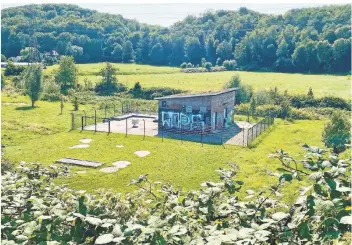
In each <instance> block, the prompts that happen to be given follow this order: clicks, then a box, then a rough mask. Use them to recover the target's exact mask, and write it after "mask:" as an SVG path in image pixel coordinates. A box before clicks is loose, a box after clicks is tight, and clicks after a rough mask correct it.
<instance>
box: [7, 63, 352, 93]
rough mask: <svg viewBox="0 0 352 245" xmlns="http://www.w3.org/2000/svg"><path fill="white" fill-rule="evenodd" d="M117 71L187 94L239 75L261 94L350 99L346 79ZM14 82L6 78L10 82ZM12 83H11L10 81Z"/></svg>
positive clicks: (86, 67)
mask: <svg viewBox="0 0 352 245" xmlns="http://www.w3.org/2000/svg"><path fill="white" fill-rule="evenodd" d="M113 65H114V67H116V68H118V69H119V71H118V76H117V78H118V80H119V82H121V83H123V84H125V85H127V86H128V87H133V86H134V84H135V83H136V82H140V83H141V84H142V86H143V87H170V88H176V89H182V90H188V91H197V92H199V91H214V90H220V89H222V88H223V86H224V84H225V83H226V82H227V81H229V79H230V78H231V77H232V76H233V75H235V74H239V75H240V77H241V80H242V82H243V83H244V84H249V85H251V86H253V88H254V89H255V90H256V91H258V90H263V89H269V88H274V87H277V88H278V89H279V91H281V92H283V91H285V90H288V93H290V94H306V93H307V92H308V90H309V88H310V87H311V88H312V89H313V93H314V96H316V97H321V96H327V95H333V96H337V97H342V98H344V99H350V97H351V77H350V76H343V75H307V74H289V73H275V72H245V71H228V72H214V73H182V72H181V69H180V68H176V67H166V66H160V67H159V66H150V65H139V64H120V63H115V64H113ZM57 67H58V66H57V65H55V66H49V67H48V68H47V69H46V70H45V74H47V75H48V74H51V73H52V72H53V71H54V70H55V69H57ZM77 67H78V73H79V76H78V81H79V82H80V83H82V84H83V83H84V81H85V80H86V79H87V80H89V81H91V82H92V83H93V84H95V83H97V82H100V81H101V79H102V78H101V76H100V75H99V71H100V70H101V69H102V68H103V67H104V63H93V64H78V65H77ZM9 79H11V78H7V80H9ZM7 82H9V81H7Z"/></svg>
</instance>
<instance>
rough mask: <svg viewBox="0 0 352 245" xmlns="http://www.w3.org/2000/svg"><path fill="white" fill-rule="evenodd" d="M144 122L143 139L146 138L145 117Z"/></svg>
mask: <svg viewBox="0 0 352 245" xmlns="http://www.w3.org/2000/svg"><path fill="white" fill-rule="evenodd" d="M143 122H144V136H143V140H144V139H145V119H143Z"/></svg>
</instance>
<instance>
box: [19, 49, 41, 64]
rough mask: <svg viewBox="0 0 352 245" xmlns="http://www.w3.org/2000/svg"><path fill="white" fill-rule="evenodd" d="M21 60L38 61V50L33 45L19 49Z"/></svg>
mask: <svg viewBox="0 0 352 245" xmlns="http://www.w3.org/2000/svg"><path fill="white" fill-rule="evenodd" d="M20 54H21V57H22V59H21V60H22V61H30V62H33V61H36V62H38V61H40V53H39V50H38V49H36V48H33V47H26V48H24V49H21V51H20Z"/></svg>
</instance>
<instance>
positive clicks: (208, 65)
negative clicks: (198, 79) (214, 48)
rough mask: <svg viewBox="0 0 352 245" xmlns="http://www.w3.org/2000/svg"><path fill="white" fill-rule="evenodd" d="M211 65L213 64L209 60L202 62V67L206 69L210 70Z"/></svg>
mask: <svg viewBox="0 0 352 245" xmlns="http://www.w3.org/2000/svg"><path fill="white" fill-rule="evenodd" d="M212 66H213V65H212V64H211V63H210V62H205V63H204V68H205V69H207V71H210V70H211V67H212Z"/></svg>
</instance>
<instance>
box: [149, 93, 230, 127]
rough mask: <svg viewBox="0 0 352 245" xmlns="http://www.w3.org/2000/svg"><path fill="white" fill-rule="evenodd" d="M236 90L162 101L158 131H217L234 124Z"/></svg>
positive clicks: (162, 99)
mask: <svg viewBox="0 0 352 245" xmlns="http://www.w3.org/2000/svg"><path fill="white" fill-rule="evenodd" d="M236 90H237V88H233V89H227V90H223V91H219V92H210V93H199V94H178V95H170V96H165V97H160V98H156V100H158V101H159V109H158V114H159V128H160V127H163V130H167V129H181V130H185V131H188V132H190V133H191V132H192V131H194V132H200V131H201V132H214V131H216V130H220V129H222V128H225V127H228V126H230V125H231V124H233V120H234V116H233V115H234V106H235V96H236V94H235V93H236Z"/></svg>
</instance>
